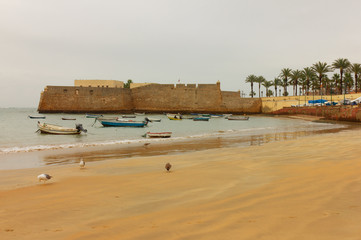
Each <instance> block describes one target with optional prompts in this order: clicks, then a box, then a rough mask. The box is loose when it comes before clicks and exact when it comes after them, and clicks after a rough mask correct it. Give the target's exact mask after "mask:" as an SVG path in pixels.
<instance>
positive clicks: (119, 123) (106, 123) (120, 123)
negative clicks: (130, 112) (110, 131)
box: [100, 121, 147, 127]
mask: <svg viewBox="0 0 361 240" xmlns="http://www.w3.org/2000/svg"><path fill="white" fill-rule="evenodd" d="M100 123H101V124H102V125H103V126H104V127H145V126H146V125H147V122H146V121H142V122H134V121H100Z"/></svg>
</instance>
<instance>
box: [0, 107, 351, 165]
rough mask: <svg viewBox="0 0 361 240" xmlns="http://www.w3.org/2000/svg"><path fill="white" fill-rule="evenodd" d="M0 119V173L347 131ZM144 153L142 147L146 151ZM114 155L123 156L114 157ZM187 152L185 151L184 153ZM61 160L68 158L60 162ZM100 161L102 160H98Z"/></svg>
mask: <svg viewBox="0 0 361 240" xmlns="http://www.w3.org/2000/svg"><path fill="white" fill-rule="evenodd" d="M30 115H32V116H34V115H35V116H39V115H42V116H45V117H46V118H45V119H31V118H29V116H30ZM103 115H104V116H105V117H107V116H117V117H119V118H121V116H122V114H103ZM0 116H1V121H0V129H1V131H0V136H1V137H0V170H4V169H22V168H34V167H42V166H45V165H62V164H75V163H76V162H78V160H79V157H82V156H83V157H86V156H87V157H88V158H89V159H90V160H94V161H95V160H97V159H100V158H101V156H100V155H99V153H98V154H95V153H94V152H93V153H92V149H97V150H98V152H99V149H112V152H111V153H109V154H103V157H104V156H106V155H107V156H108V157H109V156H111V157H113V158H122V157H132V156H137V155H142V154H143V155H144V153H145V152H149V153H150V154H151V152H152V151H151V150H149V149H148V150H147V149H145V150H144V146H146V145H148V144H152V143H153V144H155V143H165V144H169V145H170V146H173V147H172V148H168V149H165V150H163V152H161V151H159V148H158V150H157V151H155V150H154V151H153V153H154V154H169V153H171V152H177V151H180V150H179V149H177V147H176V146H181V145H179V143H180V142H187V143H191V144H193V145H194V146H195V145H197V146H201V145H202V144H201V143H204V142H207V141H208V140H209V139H213V140H214V139H222V144H220V143H219V141H218V143H217V144H214V147H225V146H248V145H252V144H255V143H256V144H263V143H265V142H268V141H277V140H282V139H284V138H287V137H291V138H294V137H295V136H296V137H302V136H305V135H310V134H315V133H319V132H327V131H332V130H334V131H337V130H339V129H344V128H346V125H344V124H340V123H338V124H335V123H325V122H312V121H305V120H301V119H289V118H278V117H272V116H262V115H251V116H250V118H249V120H247V121H244V120H243V121H237V120H232V121H231V120H227V119H226V118H225V117H223V116H216V117H212V118H211V119H210V120H209V121H193V120H189V119H183V120H180V121H175V120H169V119H168V118H167V116H166V115H164V114H145V115H141V114H138V115H136V119H133V120H144V118H145V117H151V118H159V119H161V121H160V122H150V123H149V124H148V126H147V127H144V128H131V127H103V126H102V125H101V124H100V123H99V122H98V121H95V119H94V118H87V117H86V115H85V114H66V113H53V114H39V113H37V111H36V109H35V108H0ZM62 118H75V119H76V120H62ZM38 121H40V122H45V123H49V124H56V125H60V126H66V127H75V124H79V123H80V124H82V125H83V127H84V128H85V129H87V133H86V134H84V133H82V134H80V135H51V134H42V133H40V132H39V131H38V128H37V122H38ZM148 131H149V132H172V137H171V138H166V139H149V138H144V134H145V133H146V132H148ZM296 133H297V134H296ZM280 136H282V137H280ZM210 142H212V141H210ZM196 143H197V144H196ZM202 146H203V145H202ZM137 147H138V148H137ZM139 147H143V148H142V150H141V151H140V150H139V149H140V148H139ZM208 147H212V146H208ZM115 149H118V151H117V152H115V151H114V150H115ZM120 149H122V151H121V150H120ZM190 149H191V150H193V151H195V150H200V148H196V147H193V148H188V150H190ZM186 150H187V149H184V148H182V151H186ZM85 152H86V153H85ZM64 153H69V154H67V155H66V154H64ZM137 153H138V154H137ZM61 155H63V157H59V156H61ZM95 155H96V156H97V157H94V156H95ZM49 156H51V157H49ZM74 156H75V157H74Z"/></svg>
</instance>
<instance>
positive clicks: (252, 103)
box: [222, 91, 262, 113]
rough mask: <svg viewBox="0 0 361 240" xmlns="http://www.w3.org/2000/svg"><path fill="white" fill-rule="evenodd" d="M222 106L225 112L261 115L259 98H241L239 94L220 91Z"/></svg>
mask: <svg viewBox="0 0 361 240" xmlns="http://www.w3.org/2000/svg"><path fill="white" fill-rule="evenodd" d="M222 106H223V107H224V108H225V109H226V112H238V113H261V111H262V100H261V99H260V98H241V97H240V93H239V92H228V91H222Z"/></svg>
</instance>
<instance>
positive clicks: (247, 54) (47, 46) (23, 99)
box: [0, 0, 361, 107]
mask: <svg viewBox="0 0 361 240" xmlns="http://www.w3.org/2000/svg"><path fill="white" fill-rule="evenodd" d="M360 12H361V1H359V0H354V1H353V0H344V1H340V0H337V1H336V0H328V1H326V0H325V1H322V0H309V1H308V0H302V1H300V0H297V1H292V0H263V1H256V0H249V1H248V0H247V1H246V0H128V1H124V0H102V1H100V0H98V1H96V0H0V34H1V35H0V79H1V88H0V89H1V90H0V107H37V105H38V102H39V97H40V92H41V91H42V90H43V89H44V87H45V86H46V85H59V86H72V85H73V83H74V79H110V80H121V81H127V80H128V79H132V80H133V82H155V83H177V82H178V79H180V82H181V83H197V84H200V83H216V82H217V80H220V82H221V89H222V90H227V91H238V90H243V91H245V92H247V95H248V94H249V91H250V86H249V84H246V83H245V78H246V77H247V76H248V75H250V74H255V75H262V76H264V77H265V78H266V79H267V80H273V79H274V78H275V77H277V76H278V75H279V73H280V71H281V69H282V68H286V67H287V68H291V69H302V68H304V67H307V66H311V65H312V64H313V63H315V62H318V61H322V62H327V63H328V64H331V63H332V62H333V61H334V60H335V59H337V58H347V59H349V60H350V61H351V62H352V63H361V14H360Z"/></svg>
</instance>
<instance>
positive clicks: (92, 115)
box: [85, 113, 103, 118]
mask: <svg viewBox="0 0 361 240" xmlns="http://www.w3.org/2000/svg"><path fill="white" fill-rule="evenodd" d="M85 117H86V118H99V117H103V115H96V114H88V113H87V114H85Z"/></svg>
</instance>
